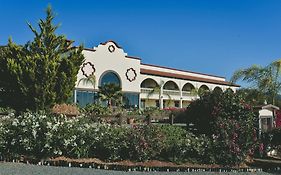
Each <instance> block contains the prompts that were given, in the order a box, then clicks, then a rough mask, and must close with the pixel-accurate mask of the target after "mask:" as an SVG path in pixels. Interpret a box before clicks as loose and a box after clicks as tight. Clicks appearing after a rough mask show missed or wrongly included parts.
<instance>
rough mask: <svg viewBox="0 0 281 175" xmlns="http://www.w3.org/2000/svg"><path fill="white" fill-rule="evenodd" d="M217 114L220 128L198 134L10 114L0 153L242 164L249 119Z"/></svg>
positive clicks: (0, 134)
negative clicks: (208, 132) (243, 119)
mask: <svg viewBox="0 0 281 175" xmlns="http://www.w3.org/2000/svg"><path fill="white" fill-rule="evenodd" d="M218 116H220V117H219V118H218V119H216V120H215V122H214V123H213V124H214V125H215V126H216V127H218V128H219V127H220V128H222V129H217V130H215V129H214V128H213V129H212V130H211V131H213V133H212V134H209V135H207V134H206V135H204V134H199V135H198V134H197V133H195V134H194V133H191V132H190V131H186V130H185V129H182V128H179V127H177V126H170V125H164V126H159V125H144V126H141V125H140V126H130V127H128V126H118V125H107V124H98V123H94V122H92V121H91V119H89V118H88V117H85V116H80V117H75V118H69V117H66V116H65V115H59V116H58V115H55V116H54V115H47V114H46V113H30V112H29V113H24V114H22V115H20V116H17V117H15V116H13V115H10V116H6V117H2V118H1V122H0V154H1V156H3V157H11V158H19V157H20V156H28V157H31V158H48V157H57V156H66V157H71V158H89V157H97V158H100V159H103V160H110V161H115V160H124V159H129V160H133V161H146V160H152V159H157V160H168V161H173V162H186V161H196V162H199V163H208V162H216V163H224V164H228V163H233V162H239V161H241V160H243V158H244V157H245V155H247V154H248V153H249V152H248V151H249V149H250V148H251V143H252V139H251V138H252V133H250V132H248V130H250V129H252V125H251V121H249V120H248V119H245V121H244V122H249V123H248V125H249V126H246V125H245V124H244V123H243V121H240V120H238V119H237V118H230V119H229V118H227V117H223V115H222V114H219V115H218ZM197 132H199V131H197ZM249 136H251V138H249ZM222 150H224V151H222ZM243 156H244V157H243Z"/></svg>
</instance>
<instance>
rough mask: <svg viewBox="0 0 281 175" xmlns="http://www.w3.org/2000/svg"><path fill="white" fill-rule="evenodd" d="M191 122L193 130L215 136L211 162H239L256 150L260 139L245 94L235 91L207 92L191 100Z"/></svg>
mask: <svg viewBox="0 0 281 175" xmlns="http://www.w3.org/2000/svg"><path fill="white" fill-rule="evenodd" d="M186 113H187V120H188V125H189V126H190V125H191V126H193V127H192V132H194V133H195V134H199V135H200V134H204V135H206V136H208V137H209V138H210V139H211V142H212V144H211V146H209V150H210V151H209V153H208V156H207V157H209V159H210V161H211V162H214V163H219V164H238V163H241V162H243V161H244V160H245V158H246V156H247V155H249V154H252V152H253V146H254V143H255V141H256V130H255V122H256V121H255V117H254V113H253V110H252V107H251V106H250V105H249V104H246V103H245V101H244V99H243V97H242V96H240V95H237V94H235V93H233V92H231V91H226V92H223V93H218V92H210V93H205V94H204V95H203V96H201V98H200V99H198V100H196V101H194V102H193V103H191V104H190V107H189V108H188V110H187V112H186Z"/></svg>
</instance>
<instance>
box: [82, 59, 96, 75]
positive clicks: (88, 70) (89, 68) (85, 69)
mask: <svg viewBox="0 0 281 175" xmlns="http://www.w3.org/2000/svg"><path fill="white" fill-rule="evenodd" d="M81 70H82V73H83V75H85V76H86V77H89V76H91V75H94V73H95V71H96V69H95V66H94V64H92V63H91V62H87V63H84V64H83V65H82V68H81Z"/></svg>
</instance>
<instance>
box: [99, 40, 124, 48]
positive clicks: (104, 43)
mask: <svg viewBox="0 0 281 175" xmlns="http://www.w3.org/2000/svg"><path fill="white" fill-rule="evenodd" d="M109 42H112V43H114V44H115V45H116V47H118V48H119V49H122V47H121V46H120V45H118V44H117V43H116V42H115V41H113V40H109V41H106V42H103V43H100V44H102V45H106V44H107V43H109Z"/></svg>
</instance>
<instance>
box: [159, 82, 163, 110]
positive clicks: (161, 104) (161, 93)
mask: <svg viewBox="0 0 281 175" xmlns="http://www.w3.org/2000/svg"><path fill="white" fill-rule="evenodd" d="M159 106H160V109H163V86H161V88H160V99H159Z"/></svg>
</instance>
